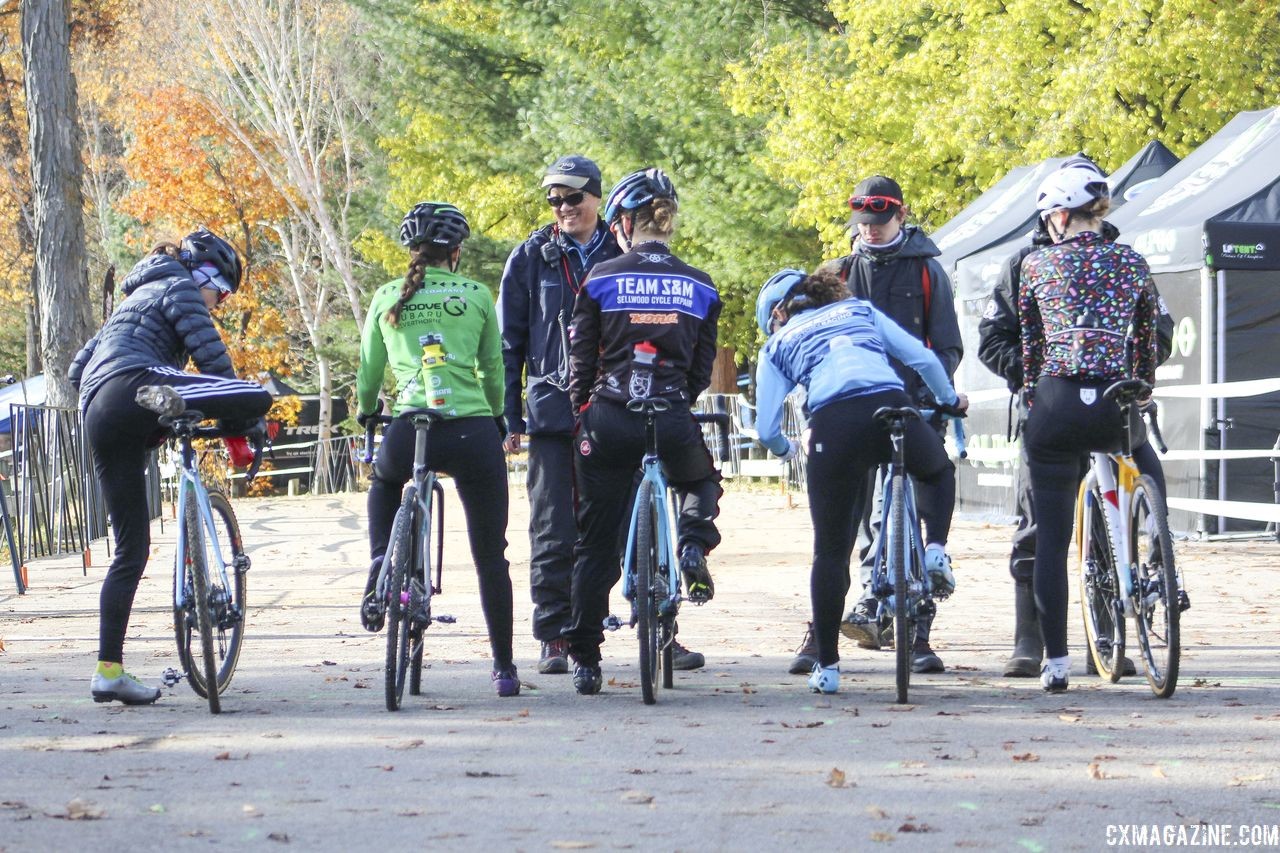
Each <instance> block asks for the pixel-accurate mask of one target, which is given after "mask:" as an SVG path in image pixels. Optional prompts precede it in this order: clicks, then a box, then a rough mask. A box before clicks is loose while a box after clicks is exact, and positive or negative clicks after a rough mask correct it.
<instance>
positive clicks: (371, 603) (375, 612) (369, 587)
mask: <svg viewBox="0 0 1280 853" xmlns="http://www.w3.org/2000/svg"><path fill="white" fill-rule="evenodd" d="M381 571H382V558H381V557H377V558H375V559H374V561H373V562H372V563H370V564H369V579H368V580H367V581H365V584H364V598H362V599H360V624H361V625H363V626H364V629H365V630H366V631H368V632H370V633H371V634H376V633H378V632H379V631H381V630H382V626H383V625H384V624H385V623H386V621H387V609H386V608H385V607H383V606H382V602H381V601H377V600H376V599H375V598H374V595H373V590H374V587H376V586H377V585H378V573H379V572H381Z"/></svg>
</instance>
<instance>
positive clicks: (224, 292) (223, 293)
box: [200, 284, 231, 305]
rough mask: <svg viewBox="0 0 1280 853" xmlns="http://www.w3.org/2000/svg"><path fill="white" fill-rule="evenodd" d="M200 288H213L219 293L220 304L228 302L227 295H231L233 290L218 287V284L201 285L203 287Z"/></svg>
mask: <svg viewBox="0 0 1280 853" xmlns="http://www.w3.org/2000/svg"><path fill="white" fill-rule="evenodd" d="M200 289H201V290H212V291H213V292H214V293H216V294H218V304H219V305H221V304H222V303H224V302H226V301H227V297H228V296H230V295H231V291H230V290H223V289H222V288H221V287H218V286H217V285H216V284H206V285H203V286H201V288H200Z"/></svg>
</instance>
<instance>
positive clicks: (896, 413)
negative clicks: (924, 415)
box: [872, 406, 920, 427]
mask: <svg viewBox="0 0 1280 853" xmlns="http://www.w3.org/2000/svg"><path fill="white" fill-rule="evenodd" d="M872 417H874V418H875V419H876V422H877V423H881V424H883V425H884V426H886V427H888V426H892V425H893V423H894V422H895V421H898V422H902V423H906V422H907V421H909V420H913V419H914V420H919V419H920V413H919V412H917V411H916V410H915V409H913V408H911V407H910V406H901V407H895V406H881V407H880V408H878V409H876V413H875V414H874V415H872Z"/></svg>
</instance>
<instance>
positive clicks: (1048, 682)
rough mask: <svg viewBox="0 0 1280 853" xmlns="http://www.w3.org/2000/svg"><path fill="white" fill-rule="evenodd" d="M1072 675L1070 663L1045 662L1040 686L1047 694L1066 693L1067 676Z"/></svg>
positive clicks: (1041, 672)
mask: <svg viewBox="0 0 1280 853" xmlns="http://www.w3.org/2000/svg"><path fill="white" fill-rule="evenodd" d="M1070 673H1071V665H1070V664H1069V663H1049V662H1048V661H1045V664H1044V669H1042V670H1041V671H1040V686H1041V687H1043V688H1044V692H1046V693H1064V692H1066V689H1067V676H1068V675H1070Z"/></svg>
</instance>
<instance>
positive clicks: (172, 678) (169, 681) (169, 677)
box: [160, 666, 187, 687]
mask: <svg viewBox="0 0 1280 853" xmlns="http://www.w3.org/2000/svg"><path fill="white" fill-rule="evenodd" d="M186 677H187V674H186V673H185V672H178V671H177V670H176V669H174V668H173V667H171V666H170V667H166V668H165V671H164V672H162V673H160V680H161V681H162V682H164V686H165V687H173V686H174V685H176V684H177V683H178V682H179V681H181V680H182V679H184V678H186Z"/></svg>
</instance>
